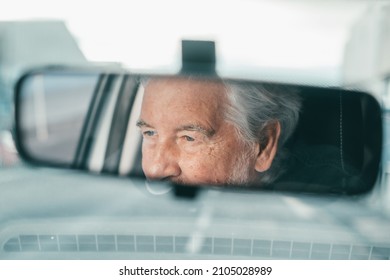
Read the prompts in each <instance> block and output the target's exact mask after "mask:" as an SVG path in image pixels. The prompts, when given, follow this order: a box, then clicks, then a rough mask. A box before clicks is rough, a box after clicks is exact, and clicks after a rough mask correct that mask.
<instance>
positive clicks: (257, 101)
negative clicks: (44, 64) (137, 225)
mask: <svg viewBox="0 0 390 280" xmlns="http://www.w3.org/2000/svg"><path fill="white" fill-rule="evenodd" d="M16 97H17V98H16V112H17V121H16V132H17V133H16V136H17V144H18V149H19V151H20V153H21V155H22V156H23V157H24V158H25V159H26V160H28V161H30V162H33V163H37V164H41V165H42V164H43V165H46V166H57V167H68V168H69V167H71V168H76V169H82V170H88V171H91V172H97V173H109V174H118V175H120V176H142V177H145V176H146V178H147V179H148V180H169V181H172V182H174V183H176V184H188V185H197V186H206V185H207V186H222V185H223V186H232V187H239V188H251V189H267V190H283V191H300V192H302V191H304V192H309V193H313V192H314V193H315V192H317V193H318V192H319V193H344V194H356V193H363V192H366V191H368V190H370V189H371V188H372V187H373V186H374V184H375V182H376V180H377V178H378V175H379V163H380V159H381V152H382V122H381V108H380V106H379V104H378V102H377V101H376V99H375V98H373V97H372V96H371V95H369V94H367V93H364V92H359V91H352V90H343V89H339V88H320V87H309V86H299V85H286V84H276V83H262V82H255V81H243V80H232V79H221V78H206V77H197V76H169V77H168V76H139V75H135V74H123V73H122V74H117V73H96V72H95V73H85V72H82V73H78V72H77V71H73V72H58V71H57V72H50V71H46V72H39V73H32V74H29V75H26V76H24V77H23V78H22V79H21V80H20V82H19V83H18V87H17V96H16Z"/></svg>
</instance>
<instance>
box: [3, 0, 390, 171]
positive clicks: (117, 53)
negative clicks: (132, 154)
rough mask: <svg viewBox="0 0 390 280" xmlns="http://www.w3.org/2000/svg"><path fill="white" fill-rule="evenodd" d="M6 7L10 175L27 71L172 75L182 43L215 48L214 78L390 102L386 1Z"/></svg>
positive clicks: (39, 0)
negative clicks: (86, 69) (354, 90)
mask: <svg viewBox="0 0 390 280" xmlns="http://www.w3.org/2000/svg"><path fill="white" fill-rule="evenodd" d="M1 3H2V10H1V12H0V168H3V169H4V168H7V167H10V166H14V165H15V164H17V163H18V162H19V161H18V157H17V152H16V150H15V147H14V145H13V139H12V133H11V131H12V125H13V88H14V85H15V83H16V81H17V80H18V78H19V77H20V75H21V74H22V73H24V72H25V71H27V70H28V69H31V68H34V67H39V66H46V65H69V66H87V65H99V66H107V67H115V68H126V69H129V70H130V71H135V72H144V71H145V72H147V71H153V72H159V71H161V72H174V71H176V70H178V69H179V68H180V59H181V56H180V51H181V50H180V42H181V40H182V39H201V40H204V39H206V40H214V41H216V47H217V70H218V71H219V73H221V74H222V75H225V76H231V77H236V78H249V79H250V78H256V79H259V77H260V79H263V80H270V81H281V82H289V83H305V84H311V85H330V86H345V87H358V88H362V89H366V90H370V91H371V92H373V93H374V94H375V95H376V96H377V97H378V99H379V100H380V101H381V102H382V103H383V104H384V106H385V108H388V107H389V106H388V105H387V104H390V103H389V101H390V86H389V77H390V58H389V56H388V55H387V50H388V49H390V5H389V3H388V1H369V0H367V1H364V0H359V1H352V0H351V1H347V0H346V1H282V0H276V1H265V0H258V1H255V0H245V1H243V0H240V1H222V0H215V1H205V0H197V1H178V0H166V1H153V0H146V1H145V0H144V1H134V0H132V1H121V0H110V1H75V0H67V1H43V0H35V1H22V0H12V1H11V0H2V1H1ZM385 120H387V116H385ZM387 139H390V138H388V137H387ZM386 147H387V146H386ZM388 158H390V156H389V157H388Z"/></svg>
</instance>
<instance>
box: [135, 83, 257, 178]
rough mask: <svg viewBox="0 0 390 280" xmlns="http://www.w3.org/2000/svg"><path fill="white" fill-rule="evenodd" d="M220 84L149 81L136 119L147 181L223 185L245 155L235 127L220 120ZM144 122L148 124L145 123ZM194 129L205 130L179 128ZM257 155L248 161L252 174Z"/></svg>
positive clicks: (221, 111) (221, 93) (221, 86)
mask: <svg viewBox="0 0 390 280" xmlns="http://www.w3.org/2000/svg"><path fill="white" fill-rule="evenodd" d="M225 94H226V93H225V90H224V87H223V85H222V83H219V82H211V81H210V82H206V81H196V80H188V79H178V78H176V79H159V80H156V79H154V80H151V81H149V83H148V84H147V86H146V88H145V94H144V98H143V102H142V108H141V114H140V120H142V122H143V125H141V126H140V127H141V132H142V134H143V143H142V168H143V170H144V173H145V175H146V176H147V177H148V178H149V179H153V180H159V179H169V180H172V181H174V182H178V183H185V184H225V183H226V182H227V181H228V178H229V176H230V174H231V173H232V170H233V168H234V167H235V163H236V161H237V159H238V157H239V156H241V155H242V154H243V153H245V152H246V151H245V148H244V146H243V145H242V142H241V141H239V139H238V136H237V134H236V131H235V128H234V127H233V125H232V124H230V123H228V122H227V121H225V120H224V118H223V106H224V104H225V102H226V96H225ZM145 124H146V125H145ZM188 125H193V126H196V127H197V126H199V127H202V128H205V129H206V130H207V131H208V132H211V133H210V134H209V135H205V133H202V132H199V131H197V130H194V131H193V130H191V129H190V130H186V129H184V130H182V129H181V128H182V127H185V126H188ZM255 160H256V155H254V156H253V159H252V160H249V163H248V164H249V166H250V172H249V173H250V174H254V173H255V167H254V166H255Z"/></svg>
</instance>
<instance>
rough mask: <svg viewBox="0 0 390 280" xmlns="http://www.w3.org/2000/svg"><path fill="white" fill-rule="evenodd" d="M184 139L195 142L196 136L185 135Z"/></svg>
mask: <svg viewBox="0 0 390 280" xmlns="http://www.w3.org/2000/svg"><path fill="white" fill-rule="evenodd" d="M184 139H185V140H186V141H188V142H194V141H195V139H194V138H192V137H190V136H188V135H185V136H184Z"/></svg>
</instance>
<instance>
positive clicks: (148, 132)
mask: <svg viewBox="0 0 390 280" xmlns="http://www.w3.org/2000/svg"><path fill="white" fill-rule="evenodd" d="M155 134H156V132H155V131H153V130H146V131H144V132H142V135H143V136H148V137H151V136H154V135H155Z"/></svg>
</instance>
